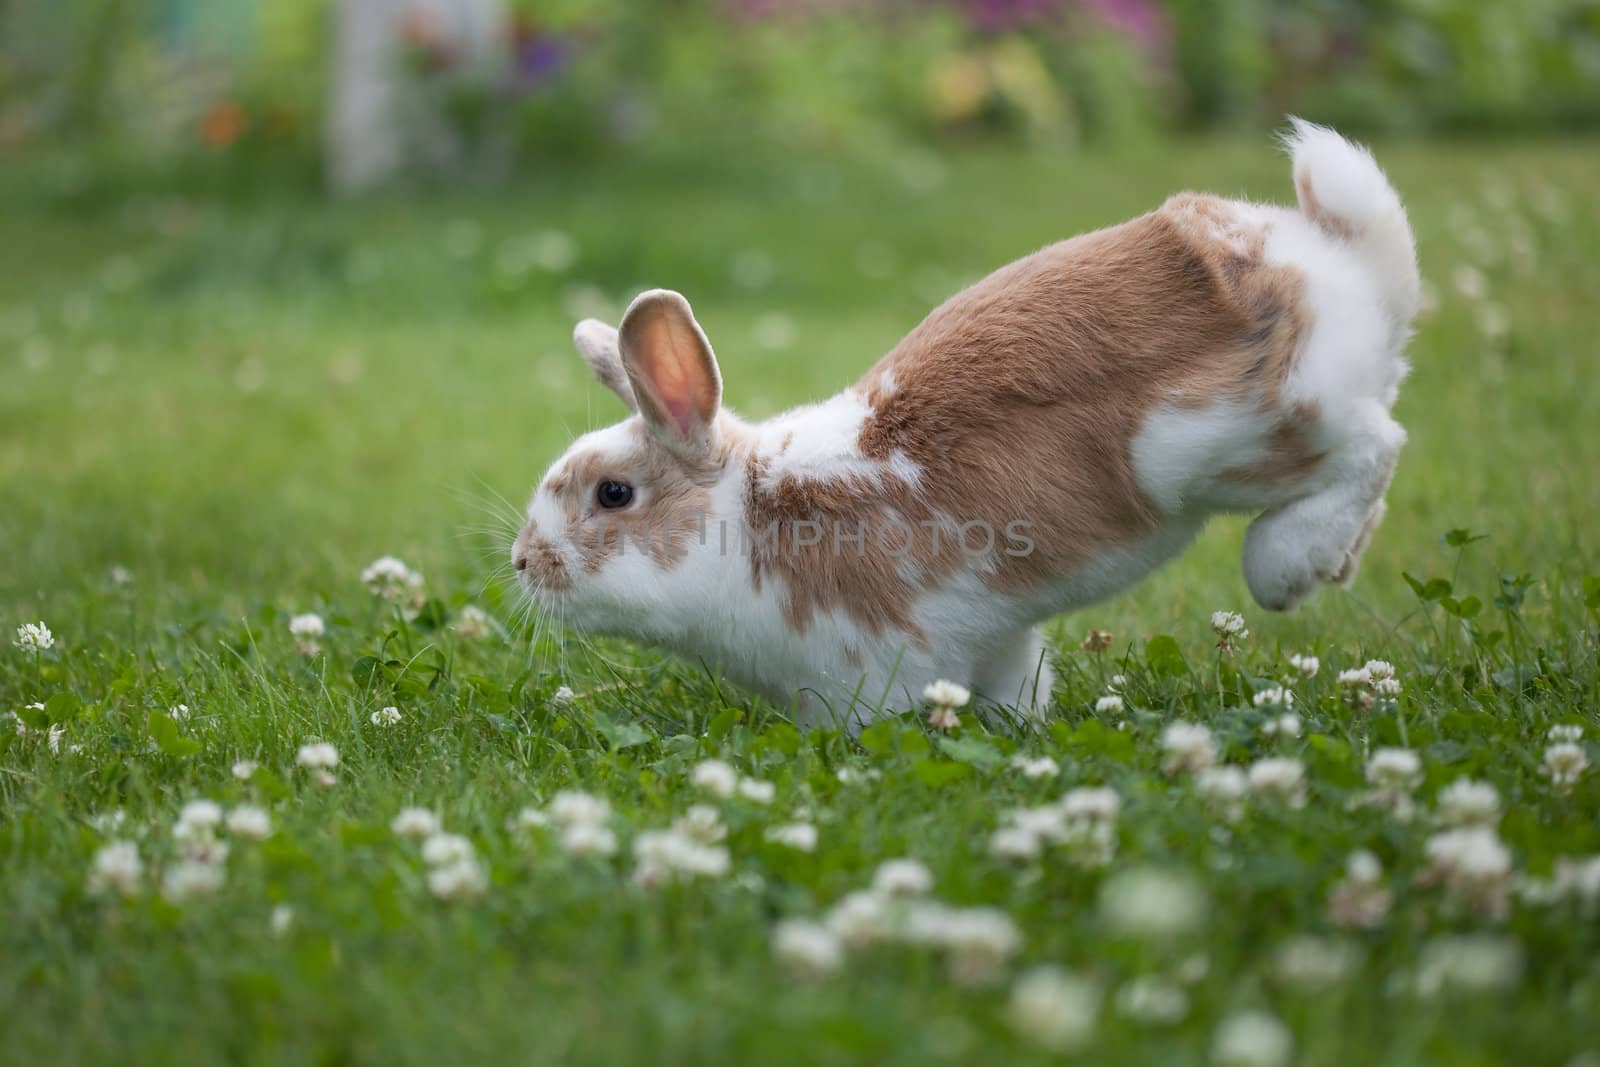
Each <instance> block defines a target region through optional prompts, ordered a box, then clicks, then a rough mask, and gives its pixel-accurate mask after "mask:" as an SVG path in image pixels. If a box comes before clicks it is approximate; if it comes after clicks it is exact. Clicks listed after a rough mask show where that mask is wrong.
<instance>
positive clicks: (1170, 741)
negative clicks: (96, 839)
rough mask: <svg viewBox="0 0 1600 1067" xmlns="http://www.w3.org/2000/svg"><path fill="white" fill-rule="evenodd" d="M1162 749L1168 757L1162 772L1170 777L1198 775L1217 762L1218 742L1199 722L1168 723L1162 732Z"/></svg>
mask: <svg viewBox="0 0 1600 1067" xmlns="http://www.w3.org/2000/svg"><path fill="white" fill-rule="evenodd" d="M1161 750H1162V751H1163V752H1165V753H1166V756H1167V758H1166V759H1165V760H1164V761H1163V762H1162V765H1161V766H1162V769H1163V770H1164V771H1166V773H1168V774H1197V773H1199V772H1200V771H1203V770H1206V769H1207V768H1209V767H1211V766H1213V765H1215V763H1216V762H1217V742H1216V738H1214V737H1212V736H1211V731H1210V730H1209V729H1208V728H1207V727H1205V726H1204V725H1202V724H1200V723H1194V722H1184V721H1182V720H1180V721H1178V722H1172V723H1168V724H1167V727H1166V729H1164V730H1162V731H1161Z"/></svg>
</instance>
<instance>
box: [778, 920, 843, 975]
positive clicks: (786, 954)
mask: <svg viewBox="0 0 1600 1067" xmlns="http://www.w3.org/2000/svg"><path fill="white" fill-rule="evenodd" d="M772 955H773V958H775V959H776V960H777V961H778V962H779V963H780V964H781V965H782V966H783V967H784V968H785V969H786V970H788V971H790V972H791V973H793V974H796V975H798V976H799V977H802V978H807V979H813V980H815V979H819V978H826V977H828V976H829V975H831V974H834V973H835V972H837V971H838V970H839V968H840V967H842V966H844V946H843V945H842V944H840V942H839V938H838V936H837V935H836V934H834V932H833V931H832V930H830V929H828V927H827V926H825V925H823V924H822V923H819V922H812V921H811V920H809V919H784V920H782V921H781V922H779V923H777V924H776V925H774V926H773V928H772Z"/></svg>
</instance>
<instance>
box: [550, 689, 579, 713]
mask: <svg viewBox="0 0 1600 1067" xmlns="http://www.w3.org/2000/svg"><path fill="white" fill-rule="evenodd" d="M577 699H578V694H576V693H574V692H573V691H572V689H571V687H569V686H565V685H563V686H557V687H556V691H555V692H554V693H552V694H551V695H550V703H551V704H552V705H553V706H554V707H558V708H564V707H566V706H567V705H569V704H571V703H572V702H573V701H574V700H577Z"/></svg>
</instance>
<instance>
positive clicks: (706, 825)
mask: <svg viewBox="0 0 1600 1067" xmlns="http://www.w3.org/2000/svg"><path fill="white" fill-rule="evenodd" d="M672 832H673V833H675V834H682V835H683V836H684V837H687V838H689V839H690V840H691V841H697V842H699V843H700V844H702V845H719V844H721V843H722V842H723V841H725V840H727V838H728V827H727V826H726V825H725V824H724V823H723V821H722V813H721V812H719V811H717V809H716V808H713V807H712V806H711V805H709V804H693V805H690V807H689V810H688V811H686V812H684V813H683V814H682V815H680V816H679V817H678V818H676V819H674V820H672Z"/></svg>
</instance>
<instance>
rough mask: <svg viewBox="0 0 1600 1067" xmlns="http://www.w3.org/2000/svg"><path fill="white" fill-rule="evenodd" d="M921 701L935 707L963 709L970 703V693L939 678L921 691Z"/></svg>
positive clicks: (953, 683)
mask: <svg viewBox="0 0 1600 1067" xmlns="http://www.w3.org/2000/svg"><path fill="white" fill-rule="evenodd" d="M922 699H923V700H925V701H927V702H928V703H929V704H932V705H934V706H935V707H940V708H964V707H966V706H967V705H968V704H970V703H971V702H972V692H971V690H969V689H967V688H966V687H965V686H961V685H957V684H956V683H955V682H948V681H945V680H944V679H942V678H941V679H939V680H938V681H937V682H934V683H933V684H932V685H930V686H928V687H927V688H926V689H924V690H923V691H922Z"/></svg>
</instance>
